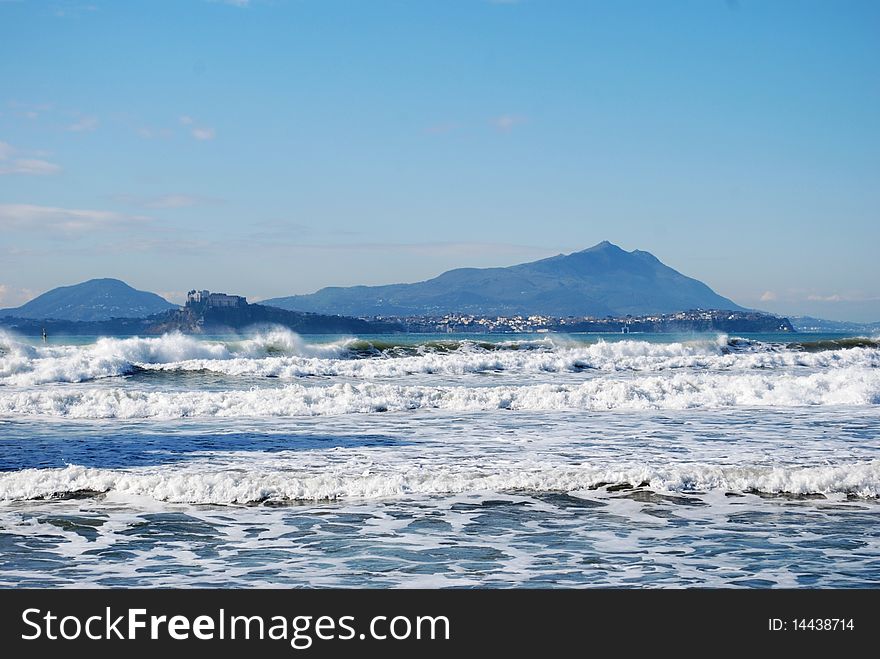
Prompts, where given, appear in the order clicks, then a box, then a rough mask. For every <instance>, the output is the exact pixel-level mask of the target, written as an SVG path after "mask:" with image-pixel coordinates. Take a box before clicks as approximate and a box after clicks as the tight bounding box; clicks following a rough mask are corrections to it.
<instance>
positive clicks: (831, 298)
mask: <svg viewBox="0 0 880 659" xmlns="http://www.w3.org/2000/svg"><path fill="white" fill-rule="evenodd" d="M807 299H808V300H809V301H810V302H842V301H843V299H844V298H843V297H842V296H840V295H837V294H834V295H808V296H807Z"/></svg>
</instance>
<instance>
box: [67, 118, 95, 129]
mask: <svg viewBox="0 0 880 659" xmlns="http://www.w3.org/2000/svg"><path fill="white" fill-rule="evenodd" d="M99 123H100V122H99V121H98V118H97V117H93V116H91V115H89V116H84V117H80V118H79V119H77V120H76V121H75V122H74V123H72V124H70V125H69V126H68V127H67V130H69V131H71V132H73V133H91V132H92V131H93V130H95V129H96V128H97V127H98V124H99Z"/></svg>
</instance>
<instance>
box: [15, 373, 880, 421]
mask: <svg viewBox="0 0 880 659" xmlns="http://www.w3.org/2000/svg"><path fill="white" fill-rule="evenodd" d="M877 404H880V369H872V368H861V367H850V368H840V369H834V370H828V371H822V372H818V373H811V374H808V375H793V374H790V373H772V372H771V373H674V374H666V375H649V376H632V375H628V376H623V377H603V378H591V379H589V380H587V381H585V382H583V383H580V384H568V385H561V384H534V385H509V386H405V385H396V384H383V383H373V382H361V383H354V384H352V383H344V384H332V385H327V386H303V385H300V384H296V383H292V384H288V385H285V386H282V387H271V388H253V389H250V390H230V391H181V392H160V391H142V390H133V389H126V388H122V387H112V388H111V387H89V388H81V387H70V386H58V387H49V388H31V389H26V390H8V391H3V390H0V414H2V415H46V416H55V417H69V418H88V419H104V418H107V419H109V418H124V419H138V418H168V419H173V418H185V417H232V416H236V417H254V416H258V417H275V416H325V415H341V414H365V413H374V412H399V411H405V410H419V409H428V410H450V411H460V412H472V411H486V410H532V411H552V410H583V411H593V412H598V411H607V410H659V409H669V410H674V409H695V408H729V407H767V406H773V407H790V406H801V405H855V406H859V405H862V406H863V405H877Z"/></svg>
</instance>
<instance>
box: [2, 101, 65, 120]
mask: <svg viewBox="0 0 880 659" xmlns="http://www.w3.org/2000/svg"><path fill="white" fill-rule="evenodd" d="M6 105H7V106H8V107H9V109H10V110H12V112H13V114H15V115H17V116H19V117H22V118H24V119H31V120H34V119H39V118H40V115H42V114H45V113H47V112H51V111H52V109H53V106H52V104H51V103H21V102H19V101H9V102H8V103H7V104H6Z"/></svg>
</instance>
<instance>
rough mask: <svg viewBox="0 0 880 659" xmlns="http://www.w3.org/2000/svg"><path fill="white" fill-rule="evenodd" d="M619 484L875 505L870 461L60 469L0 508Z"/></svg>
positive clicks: (8, 481)
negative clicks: (68, 501)
mask: <svg viewBox="0 0 880 659" xmlns="http://www.w3.org/2000/svg"><path fill="white" fill-rule="evenodd" d="M623 483H628V484H630V485H631V486H642V487H647V488H650V489H652V490H655V491H660V492H693V491H706V490H725V491H734V492H747V491H758V492H765V493H790V494H796V495H806V494H834V493H845V494H851V495H854V496H859V497H877V496H880V461H876V460H875V461H870V462H860V463H854V464H845V465H835V466H808V467H782V466H775V467H765V466H737V467H722V466H717V465H707V464H685V465H672V466H663V467H657V466H651V465H621V466H611V467H608V466H591V465H582V466H558V465H545V466H534V465H530V464H525V465H517V464H504V465H486V466H485V467H483V468H481V469H479V470H475V469H468V468H465V469H462V468H459V467H455V466H454V465H450V466H447V467H439V468H437V467H432V468H430V469H429V468H405V467H400V468H398V469H396V470H388V471H384V472H381V473H372V472H371V471H370V470H366V471H346V470H340V469H328V470H326V471H323V470H319V471H315V472H302V473H296V472H290V471H287V470H284V471H281V470H277V471H271V470H268V471H266V470H259V471H257V470H250V471H249V470H216V469H214V470H212V469H210V468H205V470H204V471H195V470H193V469H188V470H178V471H175V470H164V471H161V472H159V471H148V470H110V469H94V468H87V467H83V466H78V465H70V466H67V467H65V468H61V469H24V470H21V471H17V472H13V473H8V474H2V475H0V499H2V500H7V501H9V500H23V499H38V498H46V497H53V496H62V495H65V494H69V493H75V492H83V491H92V492H112V493H115V494H121V495H131V496H140V497H149V498H152V499H155V500H159V501H168V502H178V503H216V504H222V503H250V502H257V501H265V500H321V499H362V498H378V497H399V496H407V495H425V494H450V493H468V492H505V491H513V490H517V491H539V492H541V491H564V492H578V491H585V490H590V489H595V488H597V487H603V486H605V485H608V484H623Z"/></svg>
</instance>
